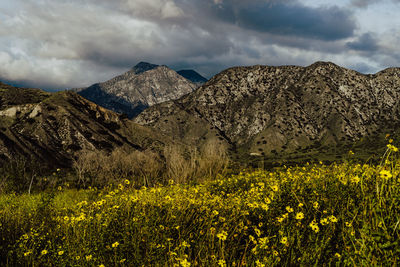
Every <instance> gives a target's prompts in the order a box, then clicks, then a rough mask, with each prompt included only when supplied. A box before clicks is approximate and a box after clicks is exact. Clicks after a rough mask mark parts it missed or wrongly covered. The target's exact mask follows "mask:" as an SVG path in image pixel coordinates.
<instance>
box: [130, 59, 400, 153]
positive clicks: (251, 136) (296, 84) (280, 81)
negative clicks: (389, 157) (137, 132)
mask: <svg viewBox="0 0 400 267" xmlns="http://www.w3.org/2000/svg"><path fill="white" fill-rule="evenodd" d="M398 99H400V69H398V68H389V69H386V70H383V71H381V72H378V73H376V74H374V75H364V74H360V73H358V72H356V71H353V70H350V69H345V68H342V67H339V66H337V65H335V64H333V63H330V62H316V63H314V64H312V65H310V66H308V67H299V66H280V67H271V66H259V65H258V66H251V67H234V68H230V69H227V70H225V71H223V72H221V73H220V74H218V75H216V76H214V77H213V78H212V79H211V80H209V81H208V82H207V83H205V84H204V85H203V86H202V87H200V88H199V89H198V90H196V91H194V92H193V93H190V94H188V95H186V96H184V97H182V98H180V99H178V100H175V101H169V102H166V103H162V104H159V105H155V106H153V107H151V108H149V109H147V110H145V111H144V112H143V113H141V114H140V115H139V116H138V117H137V118H135V122H137V123H139V124H142V125H146V126H151V127H153V128H155V129H156V130H157V131H159V132H162V133H164V134H167V135H170V136H174V138H180V139H181V140H182V141H184V142H186V143H191V144H193V145H195V144H198V143H200V142H201V140H204V139H207V138H210V136H214V137H218V138H219V139H220V140H221V142H222V141H223V142H226V143H229V144H230V146H231V149H232V151H233V155H232V156H233V157H235V158H237V159H238V158H242V159H243V158H244V159H246V160H249V158H250V159H251V158H252V157H257V158H260V159H262V160H265V159H271V160H276V159H278V158H285V159H292V160H295V159H300V158H302V159H304V158H306V159H307V158H309V157H312V156H314V157H316V158H318V157H320V158H321V159H323V157H325V158H327V159H330V158H335V157H341V155H342V154H343V153H346V152H348V150H349V149H357V146H362V147H363V148H369V149H370V153H374V149H375V146H374V144H375V143H377V141H376V140H378V139H379V140H381V139H382V140H384V137H382V136H384V135H385V134H386V133H392V134H394V133H398V129H399V128H400V127H399V126H400V106H399V101H398ZM194 129H197V130H194ZM371 140H374V141H373V142H370V141H371ZM364 150H365V149H364Z"/></svg>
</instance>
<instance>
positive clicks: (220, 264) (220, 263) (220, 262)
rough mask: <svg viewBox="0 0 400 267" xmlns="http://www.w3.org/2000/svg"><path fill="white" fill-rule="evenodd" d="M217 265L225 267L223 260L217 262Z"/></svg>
mask: <svg viewBox="0 0 400 267" xmlns="http://www.w3.org/2000/svg"><path fill="white" fill-rule="evenodd" d="M218 265H219V266H221V267H225V266H226V262H225V260H218Z"/></svg>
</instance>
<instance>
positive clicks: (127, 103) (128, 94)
mask: <svg viewBox="0 0 400 267" xmlns="http://www.w3.org/2000/svg"><path fill="white" fill-rule="evenodd" d="M196 88H197V85H196V84H194V83H192V82H190V81H189V80H187V79H185V78H184V77H182V76H181V75H179V74H178V73H177V72H176V71H174V70H172V69H170V68H168V67H167V66H165V65H161V66H159V65H155V64H151V63H146V62H140V63H138V64H137V65H136V66H135V67H134V68H133V69H132V70H130V71H128V72H126V73H124V74H122V75H119V76H117V77H114V78H112V79H111V80H108V81H106V82H104V83H98V84H94V85H92V86H90V87H88V88H86V89H82V90H81V91H79V92H78V93H79V94H80V95H81V96H83V97H85V98H86V99H88V100H90V101H93V102H94V103H96V104H98V105H100V106H102V107H105V108H107V109H110V110H113V111H115V112H118V113H124V114H126V115H127V116H128V117H129V118H133V117H135V116H137V115H138V114H139V113H140V112H142V111H143V110H144V109H146V108H148V107H150V106H152V105H154V104H157V103H161V102H165V101H168V100H174V99H178V98H179V97H181V96H183V95H185V94H188V93H190V92H192V91H193V90H195V89H196Z"/></svg>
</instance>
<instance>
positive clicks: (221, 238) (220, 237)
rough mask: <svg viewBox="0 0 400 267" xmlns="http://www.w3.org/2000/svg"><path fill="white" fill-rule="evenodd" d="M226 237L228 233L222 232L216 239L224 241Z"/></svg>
mask: <svg viewBox="0 0 400 267" xmlns="http://www.w3.org/2000/svg"><path fill="white" fill-rule="evenodd" d="M227 236H228V233H227V232H226V231H222V232H221V233H219V234H217V237H218V239H220V240H222V241H225V240H226V238H227Z"/></svg>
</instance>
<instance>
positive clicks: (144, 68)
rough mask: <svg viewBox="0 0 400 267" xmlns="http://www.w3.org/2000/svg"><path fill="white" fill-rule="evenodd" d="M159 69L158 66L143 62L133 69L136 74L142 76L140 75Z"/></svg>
mask: <svg viewBox="0 0 400 267" xmlns="http://www.w3.org/2000/svg"><path fill="white" fill-rule="evenodd" d="M157 67H158V65H156V64H151V63H148V62H143V61H141V62H139V63H138V64H136V66H135V67H133V68H132V70H133V71H134V73H135V74H140V73H143V72H146V71H148V70H152V69H155V68H157Z"/></svg>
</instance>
